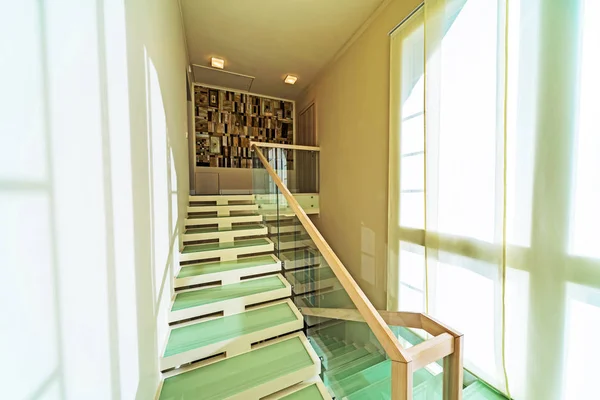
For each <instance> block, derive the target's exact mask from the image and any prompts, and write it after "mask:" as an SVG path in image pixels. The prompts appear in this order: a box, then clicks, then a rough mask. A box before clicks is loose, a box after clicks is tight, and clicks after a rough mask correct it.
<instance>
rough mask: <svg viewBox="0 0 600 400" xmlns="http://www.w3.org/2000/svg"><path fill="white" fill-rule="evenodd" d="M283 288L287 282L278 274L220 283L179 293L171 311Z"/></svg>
mask: <svg viewBox="0 0 600 400" xmlns="http://www.w3.org/2000/svg"><path fill="white" fill-rule="evenodd" d="M283 288H285V284H284V283H283V282H282V280H281V279H280V278H279V277H278V276H277V275H271V276H265V277H262V278H257V279H251V280H247V281H241V282H239V283H232V284H229V285H218V286H213V287H209V288H206V289H198V290H193V291H190V292H184V293H178V294H177V295H176V296H175V301H174V302H173V306H172V307H171V311H179V310H184V309H186V308H191V307H199V306H203V305H206V304H211V303H216V302H219V301H225V300H231V299H235V298H238V297H245V296H250V295H253V294H257V293H264V292H270V291H273V290H277V289H283Z"/></svg>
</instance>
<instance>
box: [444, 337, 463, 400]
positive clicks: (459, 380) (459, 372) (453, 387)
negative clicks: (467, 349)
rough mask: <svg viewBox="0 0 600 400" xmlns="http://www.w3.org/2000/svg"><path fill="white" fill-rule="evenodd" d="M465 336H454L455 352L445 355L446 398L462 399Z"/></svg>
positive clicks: (448, 399)
mask: <svg viewBox="0 0 600 400" xmlns="http://www.w3.org/2000/svg"><path fill="white" fill-rule="evenodd" d="M462 392H463V336H462V335H461V336H458V337H455V338H454V352H452V354H450V355H448V356H446V357H444V387H443V399H444V400H462Z"/></svg>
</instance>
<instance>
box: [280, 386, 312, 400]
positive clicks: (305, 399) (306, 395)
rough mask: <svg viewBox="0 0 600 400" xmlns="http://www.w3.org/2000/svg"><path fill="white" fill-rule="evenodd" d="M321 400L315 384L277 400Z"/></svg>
mask: <svg viewBox="0 0 600 400" xmlns="http://www.w3.org/2000/svg"><path fill="white" fill-rule="evenodd" d="M284 399H285V400H323V396H322V395H321V391H320V390H319V388H318V387H317V384H316V383H313V384H312V385H309V386H307V387H305V388H303V389H300V390H298V391H296V392H294V393H290V394H288V395H287V396H284V397H282V398H281V399H279V400H284Z"/></svg>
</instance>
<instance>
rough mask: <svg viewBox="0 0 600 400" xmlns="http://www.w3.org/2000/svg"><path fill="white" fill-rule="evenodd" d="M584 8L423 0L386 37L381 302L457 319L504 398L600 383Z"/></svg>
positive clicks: (590, 59)
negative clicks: (384, 280)
mask: <svg viewBox="0 0 600 400" xmlns="http://www.w3.org/2000/svg"><path fill="white" fill-rule="evenodd" d="M598 21H600V4H598V2H597V1H593V0H520V1H519V0H426V1H425V5H424V7H423V9H422V10H421V11H419V12H418V13H416V14H415V15H414V16H413V17H411V19H410V20H409V21H407V22H406V23H405V24H403V25H402V26H401V27H400V28H399V29H397V30H396V31H395V32H393V34H392V37H391V92H390V98H391V113H390V115H391V129H390V191H389V193H390V201H389V206H390V207H389V210H390V224H389V227H390V228H389V248H390V253H389V280H388V282H389V290H388V293H389V296H388V306H389V307H390V308H392V309H400V310H420V311H421V310H422V311H427V312H429V313H431V314H433V315H434V316H435V317H437V318H439V319H441V320H442V321H444V322H446V323H448V324H450V325H452V326H454V327H455V328H456V329H458V330H461V331H462V332H463V333H464V334H465V365H466V367H467V368H468V369H469V370H470V371H471V372H473V373H474V374H476V375H477V376H479V377H480V378H482V379H484V380H486V381H487V382H489V383H490V384H492V385H493V386H495V387H496V388H498V389H499V390H501V391H503V392H505V393H510V394H511V395H512V396H513V397H514V398H516V399H543V400H546V399H580V398H596V397H599V398H600V395H599V394H598V393H600V392H599V390H598V388H597V387H596V385H597V384H596V380H597V379H598V377H600V361H598V360H600V343H599V342H598V341H597V340H594V339H593V338H594V337H595V336H597V332H599V328H600V250H599V249H600V234H599V233H598V227H599V226H600V157H599V155H598V154H599V153H600V126H599V125H598V124H595V117H596V115H597V114H598V112H599V111H600V102H599V101H598V93H600V75H599V72H598V71H600V50H598V49H600V28H599V24H598ZM419 61H420V62H421V66H420V69H419V68H418V67H417V64H418V63H419ZM416 104H418V106H416ZM423 111H424V115H425V117H424V118H422V117H418V116H417V117H414V115H419V113H420V115H423ZM410 116H413V117H412V119H414V120H413V121H412V122H411V120H412V119H411V118H407V117H410ZM594 377H595V378H594Z"/></svg>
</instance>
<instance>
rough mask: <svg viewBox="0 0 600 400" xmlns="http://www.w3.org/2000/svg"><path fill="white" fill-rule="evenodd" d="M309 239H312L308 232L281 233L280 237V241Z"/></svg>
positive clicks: (288, 241) (289, 241)
mask: <svg viewBox="0 0 600 400" xmlns="http://www.w3.org/2000/svg"><path fill="white" fill-rule="evenodd" d="M309 239H310V236H309V235H307V234H301V235H295V234H288V235H281V236H279V238H278V240H279V242H280V243H291V242H299V241H304V240H309Z"/></svg>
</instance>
